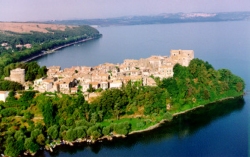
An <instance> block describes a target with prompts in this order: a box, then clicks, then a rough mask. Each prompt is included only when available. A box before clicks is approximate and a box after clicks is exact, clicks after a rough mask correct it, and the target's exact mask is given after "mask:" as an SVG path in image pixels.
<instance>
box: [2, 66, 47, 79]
mask: <svg viewBox="0 0 250 157" xmlns="http://www.w3.org/2000/svg"><path fill="white" fill-rule="evenodd" d="M16 68H21V69H25V81H34V80H35V79H38V78H41V77H44V76H46V75H47V68H46V66H42V67H40V65H38V63H37V62H28V63H23V62H18V63H11V64H9V65H7V66H5V67H4V69H3V75H2V77H8V76H10V71H11V70H13V69H16Z"/></svg>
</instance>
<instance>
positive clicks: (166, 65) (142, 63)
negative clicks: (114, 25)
mask: <svg viewBox="0 0 250 157" xmlns="http://www.w3.org/2000/svg"><path fill="white" fill-rule="evenodd" d="M193 58H194V51H193V50H171V51H170V56H169V57H167V56H151V57H149V58H146V59H139V60H134V59H125V60H124V62H123V63H122V64H112V63H104V64H100V65H98V66H94V67H87V66H75V67H71V68H65V69H63V70H62V69H61V68H60V66H51V67H48V68H47V69H48V71H47V77H46V78H40V79H37V80H35V81H34V84H33V89H34V90H37V91H39V92H61V93H64V94H74V93H76V92H77V90H78V89H79V87H81V88H80V89H81V91H82V92H83V93H84V95H85V99H86V100H88V99H89V98H91V97H96V96H97V93H93V92H92V91H93V90H98V89H100V90H106V89H108V88H121V87H122V86H123V85H126V84H127V83H128V82H129V81H131V82H140V83H141V85H143V86H156V82H155V80H154V79H153V78H152V76H153V77H159V78H160V79H163V78H168V77H173V75H174V73H173V67H174V65H175V64H177V63H179V64H180V65H182V66H188V65H189V62H190V61H191V60H192V59H193ZM24 78H25V70H24V69H20V68H18V69H13V70H11V71H10V77H8V78H5V79H7V80H11V81H15V82H19V83H21V84H25V79H24ZM26 89H27V88H26Z"/></svg>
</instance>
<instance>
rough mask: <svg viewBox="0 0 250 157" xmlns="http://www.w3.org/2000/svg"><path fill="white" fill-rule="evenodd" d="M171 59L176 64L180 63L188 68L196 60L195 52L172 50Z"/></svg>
mask: <svg viewBox="0 0 250 157" xmlns="http://www.w3.org/2000/svg"><path fill="white" fill-rule="evenodd" d="M170 58H171V60H172V61H173V62H174V64H176V63H179V64H180V65H182V66H188V65H189V63H190V61H191V60H192V59H194V51H193V50H171V51H170Z"/></svg>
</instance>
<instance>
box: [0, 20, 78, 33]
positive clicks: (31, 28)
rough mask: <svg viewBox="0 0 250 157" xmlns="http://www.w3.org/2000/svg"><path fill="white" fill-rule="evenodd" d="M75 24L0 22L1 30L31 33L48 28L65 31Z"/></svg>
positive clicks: (42, 31) (46, 31)
mask: <svg viewBox="0 0 250 157" xmlns="http://www.w3.org/2000/svg"><path fill="white" fill-rule="evenodd" d="M73 27H76V26H66V25H56V24H43V23H12V22H0V31H1V32H6V31H10V32H15V33H31V32H41V33H48V32H50V31H49V29H50V30H52V31H56V30H60V31H65V29H66V28H73Z"/></svg>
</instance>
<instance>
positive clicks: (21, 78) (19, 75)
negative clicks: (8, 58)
mask: <svg viewBox="0 0 250 157" xmlns="http://www.w3.org/2000/svg"><path fill="white" fill-rule="evenodd" d="M10 80H11V81H15V82H19V83H25V69H20V68H17V69H13V70H11V71H10Z"/></svg>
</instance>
